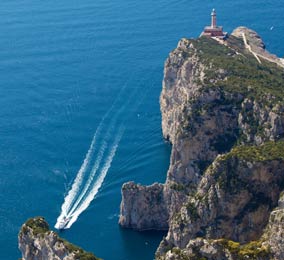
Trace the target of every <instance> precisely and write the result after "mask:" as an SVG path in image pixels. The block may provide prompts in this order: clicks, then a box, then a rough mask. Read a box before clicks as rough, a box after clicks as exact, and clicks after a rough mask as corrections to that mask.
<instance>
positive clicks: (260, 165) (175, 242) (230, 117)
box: [120, 27, 284, 259]
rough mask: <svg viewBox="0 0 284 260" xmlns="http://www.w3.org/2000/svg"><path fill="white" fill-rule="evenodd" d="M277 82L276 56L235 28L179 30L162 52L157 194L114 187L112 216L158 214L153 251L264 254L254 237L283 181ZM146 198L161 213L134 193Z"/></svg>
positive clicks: (171, 255) (164, 255)
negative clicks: (162, 154) (118, 193)
mask: <svg viewBox="0 0 284 260" xmlns="http://www.w3.org/2000/svg"><path fill="white" fill-rule="evenodd" d="M243 33H244V34H245V35H246V39H247V41H248V44H249V45H250V46H251V48H252V50H253V51H254V52H256V53H258V54H259V56H258V57H259V58H260V60H261V63H259V61H258V60H257V59H255V56H254V55H253V54H252V52H250V51H249V50H248V49H247V46H246V45H245V44H244V41H243V37H242V35H243ZM283 87H284V83H283V68H282V67H281V64H280V63H279V59H278V58H277V57H276V56H272V55H271V54H269V53H268V52H266V50H265V48H264V43H263V42H262V40H261V38H260V37H259V36H258V35H257V34H256V33H255V32H253V31H252V30H249V29H247V28H244V27H241V28H238V29H236V30H235V31H234V33H233V35H231V36H230V37H229V38H228V39H227V40H226V42H225V43H220V42H219V41H215V40H214V39H210V38H206V37H201V38H198V39H196V40H194V39H190V40H189V39H182V40H181V41H180V42H179V44H178V46H177V48H176V49H175V50H174V51H172V52H171V53H170V55H169V57H168V59H167V61H166V62H165V68H164V80H163V89H162V93H161V97H160V105H161V112H162V129H163V135H164V137H165V138H166V139H167V140H169V141H170V142H171V143H172V153H171V162H170V167H169V170H168V173H167V180H166V183H165V184H164V185H159V187H160V189H159V192H158V193H159V194H163V196H162V198H163V200H162V203H160V204H159V203H157V200H156V196H153V195H151V193H152V188H151V186H150V187H141V186H138V188H135V189H133V188H132V187H136V185H135V184H133V183H131V185H130V186H129V187H128V186H127V185H126V186H124V188H123V190H122V194H123V200H122V204H121V213H122V214H121V217H120V223H121V224H122V225H123V226H125V227H130V228H131V227H134V228H137V223H139V229H148V228H152V229H155V228H156V227H155V225H149V224H148V223H147V221H144V220H143V221H137V220H140V219H147V216H145V213H146V212H147V213H148V212H149V213H150V214H149V215H148V217H150V219H151V223H159V222H160V221H161V222H162V223H165V221H167V223H168V226H169V231H168V234H167V236H166V237H165V238H164V240H163V241H162V242H161V244H160V246H159V248H158V250H157V256H156V257H157V258H158V259H200V258H202V257H205V258H206V259H247V258H246V257H245V256H244V255H247V254H248V251H250V252H251V251H253V252H251V255H250V256H253V258H252V259H268V258H266V257H271V255H269V256H268V251H269V250H270V249H269V248H270V247H271V248H276V245H275V246H274V245H272V243H270V244H269V245H267V246H266V245H265V243H266V242H267V241H268V240H269V239H268V238H267V239H266V240H261V238H262V235H263V232H264V231H263V230H264V229H265V227H266V225H267V224H268V223H269V219H271V216H270V213H271V211H272V210H273V208H274V207H276V206H277V201H278V199H279V195H280V192H281V190H282V189H284V172H283V166H284V164H283V159H284V143H283V141H282V140H283V138H284V94H283ZM156 185H158V184H156ZM125 188H126V190H125ZM152 197H153V198H154V199H153V202H154V205H155V212H159V213H160V212H164V214H151V213H152V211H151V207H152V206H151V205H152V201H149V203H144V202H146V201H147V200H145V198H148V199H150V200H151V198H152ZM141 201H143V203H141ZM141 204H142V205H143V207H142V208H143V210H140V206H141ZM161 209H163V210H161ZM135 214H136V215H135ZM165 216H166V217H167V218H168V219H167V220H166V219H165ZM271 223H273V222H271ZM278 224H279V223H278ZM278 224H277V223H275V225H278ZM157 227H158V228H159V226H157ZM275 228H276V227H275ZM281 232H282V231H281ZM281 232H280V233H281ZM281 234H282V233H281ZM252 240H256V241H258V242H257V243H256V242H255V243H253V242H252ZM226 241H227V242H226ZM228 241H231V242H228ZM233 241H235V242H233ZM271 241H272V240H271ZM277 241H278V240H277ZM234 243H236V244H234ZM275 243H276V242H275ZM224 244H225V246H224ZM231 246H233V247H236V248H235V249H234V250H235V251H234V252H233V253H232V252H231V251H230V250H229V249H230V248H231ZM255 247H257V248H260V249H261V250H259V254H258V253H257V252H256V251H257V250H256V251H255V250H253V248H255ZM194 248H195V249H194ZM201 248H203V249H202V250H203V251H204V252H205V253H204V254H201V255H199V254H197V253H196V252H197V251H198V250H199V251H200V250H201ZM202 250H201V251H202ZM220 250H221V251H220ZM214 252H215V253H214ZM178 253H182V255H179V256H180V258H177V255H178ZM196 255H198V257H199V258H198V257H197V258H194V257H195V256H196ZM240 255H242V257H243V256H244V258H236V257H239V256H240ZM260 255H263V257H264V258H259V257H260ZM181 256H182V257H183V258H182V257H181ZM275 259H281V257H280V258H279V257H278V258H277V256H276V258H275Z"/></svg>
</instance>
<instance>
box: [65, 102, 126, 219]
mask: <svg viewBox="0 0 284 260" xmlns="http://www.w3.org/2000/svg"><path fill="white" fill-rule="evenodd" d="M125 106H126V105H124V106H123V107H121V108H120V109H119V111H118V112H117V114H116V115H115V116H114V117H113V118H112V120H111V123H110V127H108V130H107V133H106V134H105V136H104V140H103V144H102V146H101V148H100V150H99V155H98V157H97V158H96V161H95V165H94V166H93V168H92V170H91V173H90V175H89V177H88V180H87V183H86V184H85V185H84V189H83V190H82V191H81V193H80V195H79V197H78V198H77V199H76V201H75V202H74V203H73V206H72V208H71V209H70V208H69V210H68V212H65V213H67V214H68V216H71V215H72V214H73V213H74V211H75V210H76V208H77V206H78V205H79V203H80V202H81V200H82V199H83V198H84V197H85V194H86V193H87V191H88V190H89V187H90V185H91V183H92V181H93V179H94V176H95V174H96V172H97V170H98V169H99V167H100V163H101V161H102V159H103V156H104V153H105V150H106V148H107V142H106V140H107V139H108V138H109V136H110V133H111V131H112V130H114V126H115V124H116V121H117V119H118V117H119V115H120V113H121V112H122V111H123V110H124V108H125ZM93 154H94V153H93Z"/></svg>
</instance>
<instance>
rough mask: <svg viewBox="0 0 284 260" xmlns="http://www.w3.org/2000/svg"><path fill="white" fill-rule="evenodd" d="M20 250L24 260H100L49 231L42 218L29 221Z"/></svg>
mask: <svg viewBox="0 0 284 260" xmlns="http://www.w3.org/2000/svg"><path fill="white" fill-rule="evenodd" d="M18 239H19V249H20V250H21V252H22V259H23V260H50V259H54V260H78V259H84V260H99V258H97V257H95V256H94V255H93V254H92V253H88V252H86V251H84V250H83V249H81V248H80V247H77V246H75V245H73V244H71V243H69V242H67V241H66V240H64V239H62V238H60V237H59V236H58V235H57V234H56V233H55V232H53V231H51V230H49V226H48V224H47V222H46V221H45V220H44V218H42V217H36V218H32V219H29V220H28V221H27V222H26V223H25V224H23V226H22V228H21V230H20V233H19V237H18Z"/></svg>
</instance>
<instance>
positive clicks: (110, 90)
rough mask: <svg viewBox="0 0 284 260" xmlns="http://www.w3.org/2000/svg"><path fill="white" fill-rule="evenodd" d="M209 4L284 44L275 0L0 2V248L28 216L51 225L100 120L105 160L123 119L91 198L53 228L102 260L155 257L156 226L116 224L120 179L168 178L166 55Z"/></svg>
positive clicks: (11, 244) (281, 50) (282, 7)
mask: <svg viewBox="0 0 284 260" xmlns="http://www.w3.org/2000/svg"><path fill="white" fill-rule="evenodd" d="M213 7H215V8H216V9H217V14H218V18H217V19H218V22H219V23H221V24H222V25H223V26H224V29H225V30H226V31H229V32H230V31H231V30H232V29H234V28H235V27H237V26H238V25H246V26H248V27H251V28H253V29H255V30H257V31H258V33H259V34H260V35H261V36H262V37H263V39H264V40H265V43H266V45H267V48H268V49H269V50H270V51H271V52H273V53H276V54H277V55H280V56H283V55H284V47H283V40H284V19H283V13H284V3H283V2H281V1H276V0H273V1H269V3H268V1H264V0H261V1H250V2H249V3H247V1H243V0H241V1H238V2H236V1H226V2H224V1H208V0H205V1H202V2H200V1H171V0H163V1H160V0H158V1H149V0H145V1H140V2H138V1H130V0H123V1H121V0H120V1H118V0H114V1H107V0H97V1H91V0H86V1H78V0H76V1H75V0H69V1H66V0H61V1H35V0H25V1H21V0H9V1H8V0H2V1H1V4H0V22H1V29H0V39H1V40H0V71H1V77H0V87H1V88H0V91H1V95H0V106H1V107H0V202H1V206H0V230H1V232H0V244H1V245H2V247H1V250H0V259H6V260H10V259H11V260H12V259H17V258H19V257H20V253H19V251H18V249H17V233H18V230H19V228H20V226H21V224H22V223H23V222H24V221H25V220H26V219H27V218H29V217H32V216H36V215H42V216H44V217H45V218H46V219H47V221H48V222H49V223H50V225H51V226H52V227H53V226H54V225H55V223H56V219H57V217H58V216H59V214H60V213H61V206H62V203H63V202H64V198H65V196H66V195H67V193H68V191H69V190H70V188H71V186H72V183H73V181H74V179H75V177H76V175H77V173H78V171H79V169H80V167H81V165H82V163H83V160H84V159H85V157H86V154H87V151H88V150H89V147H90V145H91V142H92V139H93V137H94V134H95V132H96V131H97V128H98V127H99V126H100V125H101V133H100V135H99V140H98V145H97V146H96V148H95V149H96V151H97V154H96V153H94V155H93V158H92V160H96V158H97V156H98V154H99V152H100V151H102V150H103V149H102V147H103V144H104V145H105V147H106V148H105V154H103V156H102V161H106V160H107V154H108V153H109V151H110V150H111V149H112V148H113V147H114V141H115V138H116V137H117V135H118V134H119V131H120V130H119V129H120V127H122V128H123V131H124V132H123V135H122V137H121V140H120V141H119V143H118V145H117V149H116V150H115V155H114V156H113V157H112V158H111V165H110V167H109V168H108V170H107V172H106V177H105V179H104V181H103V184H102V186H101V187H100V189H99V191H98V193H97V194H96V196H95V199H94V200H93V201H92V202H91V204H90V205H89V207H88V208H87V209H86V210H85V211H83V212H82V214H81V215H80V216H79V218H78V219H77V221H76V222H75V223H74V224H73V225H72V227H71V228H70V229H68V230H66V231H64V232H63V233H61V235H62V236H63V237H65V238H66V239H69V240H70V241H71V242H73V243H76V244H78V245H80V246H82V247H84V248H85V249H86V250H89V251H93V252H95V253H96V254H97V255H98V256H99V257H102V258H104V259H106V260H108V259H117V260H122V259H125V260H132V259H137V260H140V259H141V260H142V259H143V260H146V259H153V255H154V252H155V249H156V247H157V245H158V243H159V241H160V239H161V237H162V236H163V235H164V234H163V233H160V232H142V233H138V232H135V231H132V230H124V229H121V228H119V226H118V225H117V222H118V214H119V204H120V200H121V195H120V188H121V185H122V183H124V182H126V181H129V180H134V181H135V182H139V183H142V184H150V183H152V182H155V181H159V182H163V181H164V180H165V177H166V171H167V168H168V164H169V154H170V146H169V145H168V144H167V143H165V142H164V141H163V139H162V136H161V128H160V121H161V118H160V112H159V103H158V101H159V94H160V91H161V81H162V77H163V63H164V61H165V59H166V57H167V55H168V53H169V51H170V50H172V49H173V48H174V47H175V46H176V44H177V41H178V40H179V39H180V38H181V37H197V36H198V35H199V34H200V32H201V30H202V29H203V27H204V25H206V24H208V23H209V22H210V17H209V14H210V11H211V9H212V8H213ZM272 26H273V29H272V30H271V27H272ZM103 118H105V119H104V120H103ZM114 119H115V120H114ZM110 129H111V130H110ZM108 132H109V134H107V133H108ZM104 133H105V134H104ZM100 167H101V168H100V169H99V170H98V174H99V173H100V172H101V171H102V166H100ZM86 181H87V180H85V182H86Z"/></svg>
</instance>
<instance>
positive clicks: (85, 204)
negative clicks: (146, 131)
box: [65, 127, 124, 228]
mask: <svg viewBox="0 0 284 260" xmlns="http://www.w3.org/2000/svg"><path fill="white" fill-rule="evenodd" d="M123 132H124V129H122V127H120V130H119V133H118V134H117V136H116V138H115V140H114V143H113V145H112V149H111V151H110V153H109V154H108V156H107V159H106V162H105V163H104V165H103V167H102V170H101V172H100V173H99V176H98V178H97V179H96V181H95V182H94V184H93V186H92V189H91V191H90V193H89V194H88V195H87V196H86V198H85V200H84V201H83V202H82V203H81V205H80V206H79V207H78V208H77V210H76V211H75V212H73V214H72V215H71V216H70V217H71V219H70V221H69V222H68V224H67V225H66V227H65V228H70V227H71V226H72V224H73V223H74V222H75V221H76V220H77V218H78V217H79V215H80V214H81V213H82V212H83V211H84V210H85V209H86V208H87V207H88V206H89V205H90V203H91V202H92V200H93V199H94V198H95V196H96V194H97V193H98V191H99V189H100V187H101V186H102V184H103V181H104V179H105V177H106V175H107V172H108V170H109V168H110V166H111V163H112V160H113V158H114V156H115V153H116V150H117V147H118V145H119V142H120V140H121V138H122V135H123Z"/></svg>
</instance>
